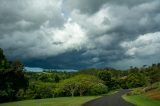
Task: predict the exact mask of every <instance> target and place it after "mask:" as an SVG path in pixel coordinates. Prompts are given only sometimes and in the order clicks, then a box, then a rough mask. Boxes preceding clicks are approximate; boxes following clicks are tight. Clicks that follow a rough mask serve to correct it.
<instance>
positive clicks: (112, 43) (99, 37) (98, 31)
mask: <svg viewBox="0 0 160 106" xmlns="http://www.w3.org/2000/svg"><path fill="white" fill-rule="evenodd" d="M159 7H160V1H159V0H155V1H151V0H132V1H129V0H47V1H46V0H14V1H11V0H1V1H0V47H2V48H3V49H4V50H5V53H6V54H7V56H8V57H9V58H10V59H16V58H20V59H21V60H22V61H23V62H24V63H25V64H26V65H27V66H33V67H46V68H50V67H51V68H55V67H57V68H74V69H80V68H89V67H106V66H108V67H116V68H126V67H128V66H129V65H141V64H145V63H146V60H147V59H144V57H145V56H148V61H150V62H147V64H149V63H151V62H154V61H155V62H157V61H158V60H157V59H155V57H154V56H153V55H156V56H158V52H159V51H156V49H157V48H159V46H160V45H159V43H157V42H160V39H157V40H156V41H155V42H152V43H151V44H152V46H148V45H145V44H142V42H141V41H139V40H138V39H140V38H141V37H140V36H142V35H144V36H147V37H148V33H150V34H151V36H149V38H150V39H151V38H152V36H154V37H155V36H159V31H160V23H159V21H160V9H159ZM157 33H158V35H156V34H157ZM154 37H153V38H154ZM142 38H143V37H142ZM143 41H144V43H145V42H147V41H146V40H145V39H143ZM153 41H154V40H153ZM6 42H7V44H6ZM139 42H140V43H139ZM137 44H139V45H137ZM127 45H130V46H127ZM154 47H155V48H154ZM135 48H136V49H135ZM142 48H144V49H142ZM148 50H152V51H153V52H148V53H149V55H148V54H145V53H147V51H148ZM143 52H145V53H144V54H143ZM11 54H12V55H11ZM152 57H153V58H152ZM128 63H129V65H128Z"/></svg>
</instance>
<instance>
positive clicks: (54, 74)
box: [0, 49, 160, 102]
mask: <svg viewBox="0 0 160 106" xmlns="http://www.w3.org/2000/svg"><path fill="white" fill-rule="evenodd" d="M158 82H160V63H158V64H153V65H151V66H146V65H145V66H143V67H141V68H136V67H134V68H133V67H131V68H130V69H128V70H115V69H112V68H103V69H95V68H94V69H93V68H92V69H85V70H79V71H78V72H58V71H55V70H44V71H43V72H27V71H25V70H24V66H23V64H22V63H21V62H19V61H9V60H7V59H6V57H5V55H4V54H3V50H2V49H0V102H8V101H14V100H26V99H44V98H53V97H54V98H55V97H68V96H72V97H73V96H93V95H101V94H106V93H108V92H110V91H115V90H117V89H126V88H137V87H142V88H143V89H142V90H140V91H142V92H147V91H150V90H151V89H155V87H156V86H158V85H159V83H158ZM151 85H152V86H151ZM156 89H157V90H158V91H159V89H158V88H157V87H156ZM140 91H138V90H137V91H136V92H134V93H135V94H136V93H140V94H141V92H140ZM132 93H133V92H132ZM134 93H133V94H134Z"/></svg>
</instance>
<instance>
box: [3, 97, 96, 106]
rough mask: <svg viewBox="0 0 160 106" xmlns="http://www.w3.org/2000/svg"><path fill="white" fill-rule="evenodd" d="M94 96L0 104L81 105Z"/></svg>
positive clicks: (22, 105) (4, 105)
mask: <svg viewBox="0 0 160 106" xmlns="http://www.w3.org/2000/svg"><path fill="white" fill-rule="evenodd" d="M95 98H98V96H84V97H60V98H51V99H39V100H25V101H18V102H10V103H3V104H0V106H81V105H82V104H83V103H85V102H87V101H90V100H92V99H95Z"/></svg>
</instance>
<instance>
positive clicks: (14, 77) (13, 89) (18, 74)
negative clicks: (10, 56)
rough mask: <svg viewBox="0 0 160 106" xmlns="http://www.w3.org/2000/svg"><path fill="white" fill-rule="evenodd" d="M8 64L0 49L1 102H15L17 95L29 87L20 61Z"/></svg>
mask: <svg viewBox="0 0 160 106" xmlns="http://www.w3.org/2000/svg"><path fill="white" fill-rule="evenodd" d="M8 63H9V62H8V61H7V59H6V58H5V56H4V54H3V51H2V50H1V49H0V102H4V101H10V100H15V99H16V93H17V92H18V91H19V90H20V89H26V88H27V86H28V79H27V78H26V77H25V75H24V70H23V65H22V64H21V63H20V62H19V61H15V62H11V63H10V64H8Z"/></svg>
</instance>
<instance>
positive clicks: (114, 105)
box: [82, 90, 135, 106]
mask: <svg viewBox="0 0 160 106" xmlns="http://www.w3.org/2000/svg"><path fill="white" fill-rule="evenodd" d="M127 92H129V90H121V91H119V92H118V93H116V94H113V95H109V96H104V97H101V98H98V99H95V100H92V101H89V102H87V103H85V104H83V105H82V106H135V105H133V104H131V103H128V102H126V101H125V100H123V98H122V97H121V96H122V95H123V94H125V93H127Z"/></svg>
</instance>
